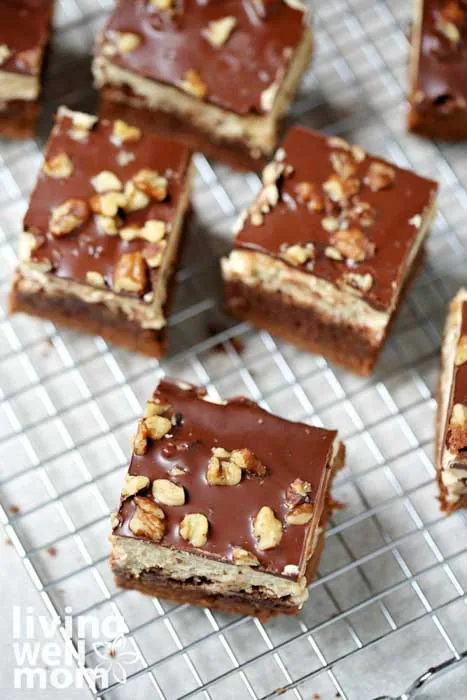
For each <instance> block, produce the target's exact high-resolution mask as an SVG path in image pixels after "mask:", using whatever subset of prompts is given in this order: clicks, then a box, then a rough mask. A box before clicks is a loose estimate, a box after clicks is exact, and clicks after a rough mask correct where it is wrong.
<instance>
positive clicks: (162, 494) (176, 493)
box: [152, 479, 185, 506]
mask: <svg viewBox="0 0 467 700" xmlns="http://www.w3.org/2000/svg"><path fill="white" fill-rule="evenodd" d="M152 495H153V496H154V498H155V500H156V501H158V502H159V503H162V504H163V505H165V506H183V504H184V503H185V489H184V488H183V486H177V484H174V483H173V481H170V479H156V480H155V481H153V483H152Z"/></svg>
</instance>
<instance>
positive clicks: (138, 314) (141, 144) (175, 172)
mask: <svg viewBox="0 0 467 700" xmlns="http://www.w3.org/2000/svg"><path fill="white" fill-rule="evenodd" d="M190 163H191V157H190V153H189V151H188V150H187V149H186V148H185V147H184V146H181V145H179V144H176V143H170V142H167V141H162V140H161V139H159V138H157V137H156V136H155V135H145V134H143V132H142V131H141V130H140V129H139V128H137V127H134V126H130V125H128V124H126V123H125V122H123V121H121V120H117V121H115V122H111V121H107V120H105V119H103V120H98V119H97V117H93V116H90V115H87V114H83V113H81V112H71V111H69V110H68V109H66V108H64V107H61V108H60V109H59V112H58V117H57V121H56V125H55V127H54V129H53V131H52V135H51V137H50V140H49V143H48V146H47V150H46V154H45V161H44V165H43V168H42V171H41V173H40V175H39V179H38V182H37V185H36V188H35V190H34V192H33V194H32V198H31V202H30V205H29V209H28V212H27V214H26V217H25V220H24V233H22V234H21V237H20V251H19V257H20V263H19V267H18V270H17V273H16V275H15V278H14V283H13V290H12V293H11V310H12V311H24V312H26V313H29V314H32V315H36V316H41V317H43V318H47V319H50V320H51V321H54V322H57V323H59V324H63V325H65V326H68V327H70V328H73V329H75V330H79V331H83V332H87V333H92V334H96V335H101V336H103V337H104V338H106V339H107V340H110V341H111V342H114V343H116V344H118V345H121V346H123V347H125V348H128V349H130V350H137V351H139V352H143V353H146V354H148V355H155V356H159V355H160V354H161V353H162V352H163V350H164V347H165V338H166V336H165V326H166V322H167V304H168V300H169V296H170V288H171V285H172V280H173V276H174V274H173V273H174V270H175V267H176V263H177V259H178V254H179V248H180V242H181V237H182V233H183V228H184V224H185V220H186V218H187V212H188V211H189V196H190V182H191V178H192V167H191V165H190Z"/></svg>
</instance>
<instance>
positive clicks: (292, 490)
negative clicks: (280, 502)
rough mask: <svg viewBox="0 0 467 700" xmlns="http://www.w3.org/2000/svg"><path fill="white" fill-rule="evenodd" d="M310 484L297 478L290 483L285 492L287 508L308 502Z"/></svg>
mask: <svg viewBox="0 0 467 700" xmlns="http://www.w3.org/2000/svg"><path fill="white" fill-rule="evenodd" d="M310 495H311V484H310V483H309V482H308V481H304V480H303V479H300V478H297V479H294V480H293V481H292V483H291V484H289V486H288V487H287V490H286V492H285V502H286V505H287V506H288V507H289V508H293V507H294V506H298V505H300V504H302V503H306V502H308V501H309V500H310Z"/></svg>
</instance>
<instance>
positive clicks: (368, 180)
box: [363, 162, 396, 192]
mask: <svg viewBox="0 0 467 700" xmlns="http://www.w3.org/2000/svg"><path fill="white" fill-rule="evenodd" d="M395 179H396V171H395V170H394V168H391V166H390V165H386V164H385V163H376V162H375V163H372V164H371V165H370V167H369V168H368V172H367V174H366V175H365V178H364V180H363V182H364V183H365V185H368V187H369V188H370V190H371V191H372V192H379V191H380V190H384V189H387V188H388V187H391V185H392V184H393V183H394V180H395Z"/></svg>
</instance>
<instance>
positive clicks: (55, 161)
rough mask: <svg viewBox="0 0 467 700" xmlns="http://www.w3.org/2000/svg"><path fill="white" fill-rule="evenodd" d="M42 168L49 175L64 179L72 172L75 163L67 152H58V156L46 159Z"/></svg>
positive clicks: (56, 178)
mask: <svg viewBox="0 0 467 700" xmlns="http://www.w3.org/2000/svg"><path fill="white" fill-rule="evenodd" d="M42 170H43V172H44V173H45V174H46V175H47V176H48V177H53V178H54V179H55V180H64V179H65V178H67V177H70V175H71V174H72V172H73V163H72V161H71V158H70V156H68V155H67V154H66V153H64V152H62V153H57V155H56V156H53V158H50V159H49V160H46V161H45V163H44V165H43V168H42Z"/></svg>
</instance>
